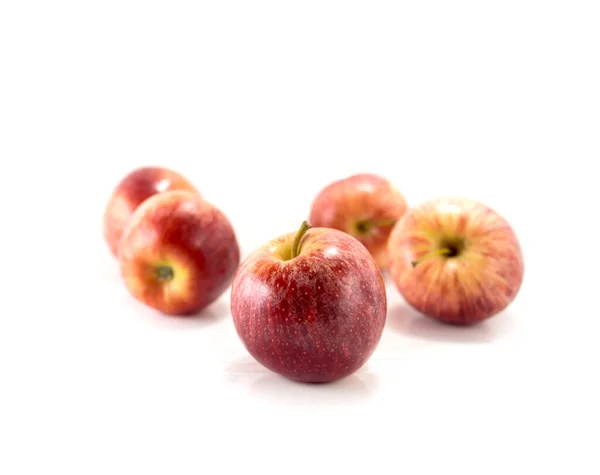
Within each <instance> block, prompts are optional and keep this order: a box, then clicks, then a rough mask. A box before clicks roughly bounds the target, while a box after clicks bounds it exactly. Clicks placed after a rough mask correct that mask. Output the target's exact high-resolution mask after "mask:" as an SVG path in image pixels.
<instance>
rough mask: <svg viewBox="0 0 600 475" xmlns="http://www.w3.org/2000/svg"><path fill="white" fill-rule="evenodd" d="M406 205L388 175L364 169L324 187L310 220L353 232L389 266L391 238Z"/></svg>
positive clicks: (317, 223)
mask: <svg viewBox="0 0 600 475" xmlns="http://www.w3.org/2000/svg"><path fill="white" fill-rule="evenodd" d="M406 207H407V206H406V201H405V199H404V197H403V196H402V194H401V193H400V191H398V190H397V189H396V187H395V186H394V185H392V183H390V182H389V181H388V180H387V179H385V178H383V177H380V176H377V175H373V174H368V173H363V174H359V175H352V176H349V177H347V178H343V179H341V180H338V181H335V182H333V183H331V184H329V185H328V186H326V187H325V188H324V189H323V190H321V192H320V193H319V194H318V195H317V197H316V198H315V200H314V201H313V204H312V208H311V212H310V218H309V222H310V223H311V225H313V226H315V227H326V228H333V229H339V230H340V231H344V232H346V233H348V234H350V235H352V236H353V237H355V238H356V239H358V240H359V241H360V242H361V243H362V244H363V245H364V246H365V247H366V248H367V249H368V250H369V252H370V253H371V255H372V256H373V257H374V259H375V261H376V262H377V265H378V266H379V267H380V269H382V270H385V269H386V268H387V265H388V258H387V241H388V238H389V235H390V232H391V231H392V228H393V226H394V224H395V223H396V221H397V220H398V219H400V218H401V217H402V216H403V215H404V213H405V211H406Z"/></svg>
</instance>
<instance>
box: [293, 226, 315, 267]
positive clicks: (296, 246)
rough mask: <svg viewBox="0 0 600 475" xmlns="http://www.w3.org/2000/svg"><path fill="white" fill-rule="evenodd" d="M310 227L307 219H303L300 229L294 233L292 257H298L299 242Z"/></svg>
mask: <svg viewBox="0 0 600 475" xmlns="http://www.w3.org/2000/svg"><path fill="white" fill-rule="evenodd" d="M310 228H311V225H310V224H308V221H303V222H302V225H301V226H300V229H299V230H298V232H297V233H296V237H295V238H294V244H293V245H292V259H293V258H294V257H298V256H299V255H300V243H301V241H302V237H303V236H304V234H305V233H306V231H308V230H309V229H310Z"/></svg>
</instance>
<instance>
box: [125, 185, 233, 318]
mask: <svg viewBox="0 0 600 475" xmlns="http://www.w3.org/2000/svg"><path fill="white" fill-rule="evenodd" d="M239 261H240V250H239V246H238V242H237V239H236V235H235V232H234V229H233V227H232V225H231V223H230V221H229V220H228V218H227V217H226V216H225V214H224V213H223V212H222V211H220V210H219V209H218V208H217V207H215V206H214V205H212V204H211V203H209V202H208V201H206V200H203V199H202V198H201V197H200V196H199V195H198V194H196V193H193V192H190V191H182V190H175V191H166V192H163V193H159V194H156V195H154V196H151V197H150V198H148V199H147V200H146V201H144V202H143V203H142V204H141V205H140V206H139V207H138V209H137V210H136V211H135V212H134V214H133V216H132V217H131V220H130V222H129V224H128V225H127V227H126V228H125V231H124V233H123V238H122V240H121V244H120V247H119V262H120V267H121V274H122V276H123V279H124V281H125V285H126V286H127V288H128V290H129V292H130V293H131V294H132V295H133V296H134V297H135V298H137V299H138V300H139V301H141V302H143V303H145V304H146V305H148V306H150V307H152V308H154V309H156V310H158V311H160V312H162V313H165V314H171V315H189V314H193V313H197V312H198V311H200V310H202V309H203V308H204V307H206V306H208V305H209V304H211V303H212V302H213V301H215V300H216V299H217V298H218V297H219V296H220V295H221V294H222V293H223V292H224V291H225V290H226V289H227V287H228V286H229V284H230V283H231V280H232V279H233V276H234V274H235V271H236V269H237V266H238V264H239Z"/></svg>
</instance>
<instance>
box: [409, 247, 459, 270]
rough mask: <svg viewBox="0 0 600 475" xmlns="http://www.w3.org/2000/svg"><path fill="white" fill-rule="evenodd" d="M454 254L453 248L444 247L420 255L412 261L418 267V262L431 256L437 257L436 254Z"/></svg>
mask: <svg viewBox="0 0 600 475" xmlns="http://www.w3.org/2000/svg"><path fill="white" fill-rule="evenodd" d="M452 254H453V252H452V249H450V248H449V247H442V248H440V249H436V250H435V251H431V252H429V253H427V254H425V255H424V256H421V257H419V258H418V259H415V260H414V261H412V262H411V264H412V266H413V267H416V266H417V264H419V263H420V262H422V261H424V260H426V259H429V258H430V257H435V256H451V255H452Z"/></svg>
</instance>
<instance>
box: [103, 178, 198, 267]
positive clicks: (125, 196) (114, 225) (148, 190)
mask: <svg viewBox="0 0 600 475" xmlns="http://www.w3.org/2000/svg"><path fill="white" fill-rule="evenodd" d="M169 190H187V191H193V192H195V193H198V191H197V190H196V189H195V188H194V186H193V185H192V184H191V183H190V182H189V181H187V180H186V179H185V178H184V177H183V176H181V175H180V174H179V173H177V172H175V171H173V170H168V169H166V168H161V167H143V168H138V169H136V170H133V171H132V172H131V173H129V174H128V175H127V176H125V177H124V178H123V179H122V180H121V181H120V182H119V183H118V184H117V186H116V187H115V189H114V190H113V192H112V194H111V196H110V199H109V201H108V204H107V206H106V209H105V212H104V238H105V240H106V243H107V244H108V247H109V248H110V250H111V252H112V253H113V255H115V256H117V253H118V248H119V241H120V240H121V236H122V234H123V230H124V229H125V227H126V226H127V223H128V222H129V220H130V219H131V215H132V214H133V212H134V211H135V210H136V209H137V207H138V206H139V205H140V204H141V203H142V202H144V201H145V200H146V199H148V198H149V197H151V196H153V195H155V194H157V193H162V192H164V191H169Z"/></svg>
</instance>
